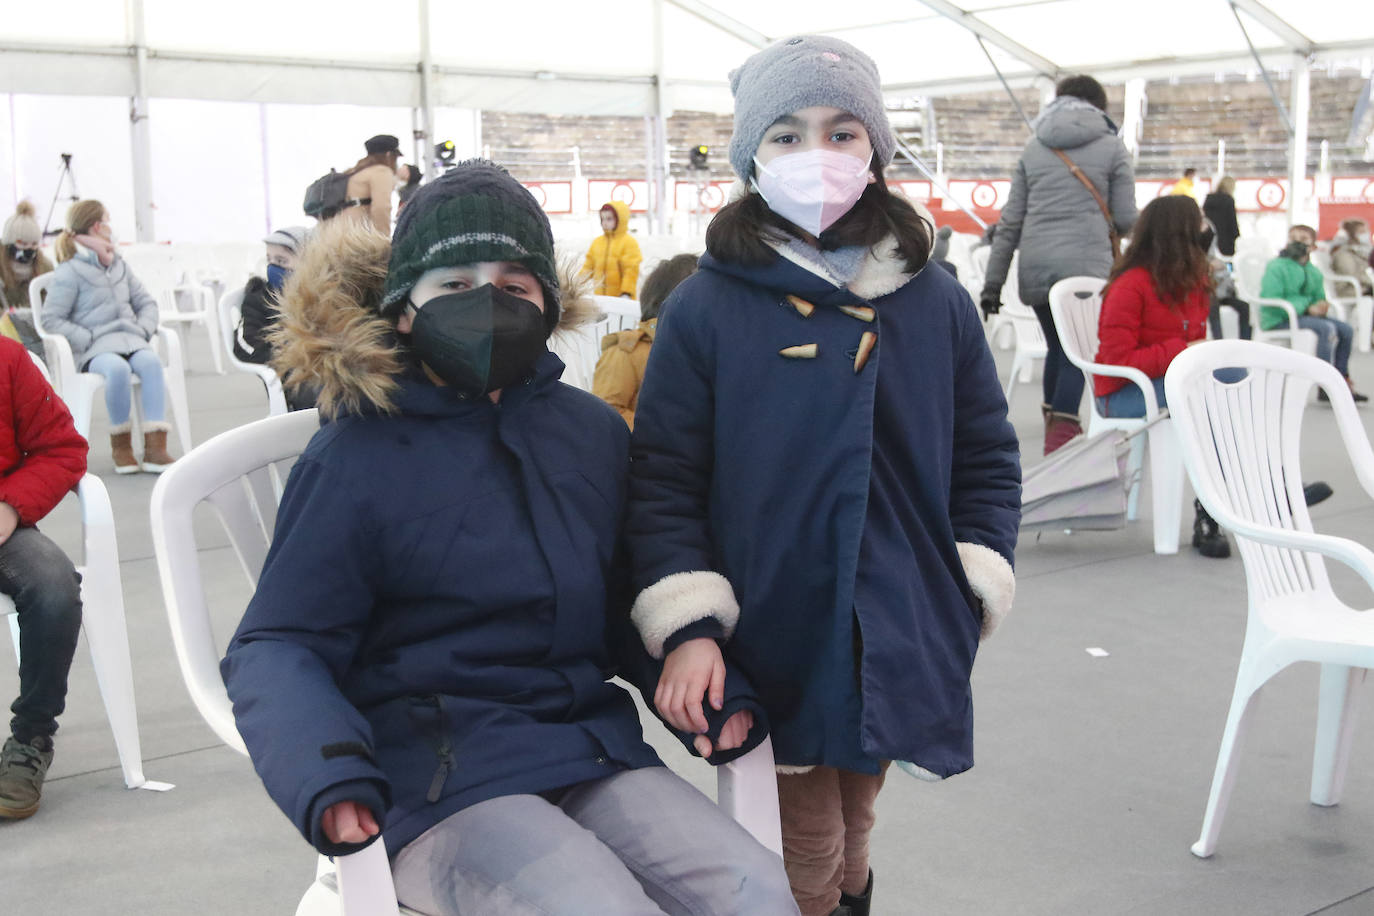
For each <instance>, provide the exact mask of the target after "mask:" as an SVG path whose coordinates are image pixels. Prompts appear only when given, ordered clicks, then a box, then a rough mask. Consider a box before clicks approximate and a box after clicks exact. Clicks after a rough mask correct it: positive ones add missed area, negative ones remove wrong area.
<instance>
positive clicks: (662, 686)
mask: <svg viewBox="0 0 1374 916" xmlns="http://www.w3.org/2000/svg"><path fill="white" fill-rule="evenodd" d="M708 692H709V694H710V703H711V707H712V708H713V709H720V708H721V707H722V706H724V705H725V659H723V658H722V657H721V654H720V646H718V645H716V641H715V640H714V639H705V638H702V639H689V640H687V641H686V642H685V643H683V644H682V645H680V646H678V647H677V648H676V649H674V650H673V651H671V652H669V653H668V657H667V658H665V659H664V660H663V674H662V675H660V677H659V679H658V688H657V689H656V690H655V691H654V706H656V707H658V712H659V715H661V716H663V718H664V720H665V721H666V722H667V723H668V724H669V725H671V726H672V727H673V728H676V729H677V730H678V731H684V732H693V733H696V734H697V735H701V734H702V733H703V732H705V731H706V727H707V723H706V715H705V713H704V712H702V708H701V700H702V696H703V695H705V694H707V693H708ZM731 718H732V719H733V718H734V717H733V716H732V717H731ZM699 740H704V738H703V739H699ZM706 744H707V746H708V747H709V746H710V741H707V742H706Z"/></svg>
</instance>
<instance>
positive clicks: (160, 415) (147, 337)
mask: <svg viewBox="0 0 1374 916" xmlns="http://www.w3.org/2000/svg"><path fill="white" fill-rule="evenodd" d="M55 247H56V252H57V261H58V264H57V269H56V270H55V271H53V278H52V285H51V286H49V287H48V298H47V299H46V300H45V301H44V303H43V311H42V318H41V320H42V322H43V328H44V330H46V331H50V332H52V333H54V334H61V335H62V336H63V337H65V338H67V341H68V342H69V343H70V344H71V345H72V355H73V356H74V357H75V358H76V365H77V368H78V369H79V370H81V371H83V372H94V373H96V374H97V375H100V376H103V377H104V379H105V409H106V410H107V411H109V414H110V448H111V451H112V452H113V454H114V464H115V473H117V474H133V473H135V472H137V471H138V470H140V469H142V470H144V471H148V472H149V473H152V474H160V473H161V472H162V471H163V470H164V469H166V468H167V467H168V466H169V465H171V463H172V461H173V460H174V459H173V458H172V456H171V455H170V454H168V452H167V431H168V429H170V427H169V426H168V424H167V422H166V420H165V413H166V397H165V394H164V390H163V378H162V362H161V361H160V360H159V359H158V358H157V353H156V352H154V351H153V348H152V345H151V344H150V343H149V342H150V341H151V340H152V339H153V335H154V334H156V333H157V322H158V312H157V300H156V299H154V298H153V295H152V294H151V293H149V292H148V290H147V289H146V288H144V286H143V284H142V283H140V282H139V281H138V278H137V277H135V276H134V273H133V271H132V270H130V269H129V265H128V264H126V263H125V262H124V259H123V258H121V257H120V256H119V252H118V251H116V250H115V238H114V228H113V227H112V226H111V224H110V212H109V211H108V210H106V209H105V205H104V204H102V203H101V202H100V201H98V200H79V201H77V202H76V203H74V204H72V206H71V209H70V210H68V211H67V222H66V228H64V229H63V230H62V234H61V235H59V236H58V237H57V244H56V246H55ZM135 375H137V376H138V380H139V387H140V392H139V403H140V405H141V406H142V408H143V458H142V460H141V461H140V460H139V459H138V458H135V457H134V448H133V441H132V427H131V425H130V421H129V412H130V409H131V408H132V389H133V377H134V376H135Z"/></svg>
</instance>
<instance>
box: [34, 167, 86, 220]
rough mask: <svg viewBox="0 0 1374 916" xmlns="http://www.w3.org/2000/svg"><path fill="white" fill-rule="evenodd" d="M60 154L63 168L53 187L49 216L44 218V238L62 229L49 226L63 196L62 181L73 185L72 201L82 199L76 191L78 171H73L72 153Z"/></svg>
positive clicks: (59, 171)
mask: <svg viewBox="0 0 1374 916" xmlns="http://www.w3.org/2000/svg"><path fill="white" fill-rule="evenodd" d="M60 155H61V156H62V168H60V169H59V170H58V172H57V187H56V188H54V189H53V192H52V203H51V204H49V205H48V218H47V219H45V220H43V238H47V237H48V236H50V235H57V234H58V233H59V232H61V231H62V230H60V229H51V230H50V229H49V228H48V227H49V226H51V225H52V215H53V213H54V212H55V211H56V210H57V200H58V198H59V197H61V196H62V182H64V181H65V182H67V183H68V184H70V185H71V189H72V193H71V195H70V197H69V199H70V200H71V202H72V203H76V202H77V201H78V200H80V199H81V195H80V194H78V193H77V191H76V173H75V172H73V171H72V154H71V153H62V154H60Z"/></svg>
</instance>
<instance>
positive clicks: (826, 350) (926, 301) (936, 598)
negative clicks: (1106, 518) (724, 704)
mask: <svg viewBox="0 0 1374 916" xmlns="http://www.w3.org/2000/svg"><path fill="white" fill-rule="evenodd" d="M900 264H901V261H900V260H899V256H898V255H896V254H895V249H894V250H893V251H892V252H885V251H883V250H882V246H880V247H879V248H877V249H875V250H874V252H871V253H870V254H869V255H868V260H867V262H866V263H865V265H864V267H863V269H862V270H861V272H860V276H859V277H858V278H857V279H856V280H855V281H854V282H852V283H850V284H849V286H848V288H846V287H844V286H841V285H840V284H838V283H837V282H835V281H833V280H832V279H830V278H827V277H824V276H821V275H819V274H818V273H817V272H816V271H815V270H813V269H808V268H806V267H803V266H801V265H800V264H799V263H797V261H796V260H795V258H789V257H784V256H783V255H782V254H779V255H778V256H777V257H776V258H775V259H774V260H773V262H772V263H771V264H770V265H768V266H766V267H762V268H745V267H741V266H738V265H735V264H730V263H725V262H722V261H719V260H717V259H715V258H713V257H712V256H711V255H709V254H707V255H705V256H703V257H702V259H701V264H700V266H701V269H700V270H699V271H698V272H697V273H696V274H695V275H693V276H692V277H690V278H688V279H687V280H686V281H685V282H684V283H683V284H682V285H681V286H680V287H679V288H678V289H677V290H676V291H675V292H674V294H673V295H672V296H671V297H670V298H669V300H668V301H667V302H666V303H665V305H664V308H663V310H662V313H661V316H660V319H659V327H658V336H657V339H656V340H655V343H654V348H653V350H652V352H651V355H650V358H649V365H648V369H647V373H646V377H645V381H644V387H643V391H642V393H641V395H640V403H639V410H638V412H637V413H636V419H635V429H634V435H633V442H632V446H631V456H632V466H631V505H630V512H629V517H628V525H627V535H628V541H629V544H630V549H631V554H632V559H633V567H634V579H635V582H634V584H635V586H636V588H637V589H644V590H645V591H642V592H641V593H640V594H639V598H638V599H637V603H636V607H635V614H636V623H637V624H638V625H639V628H640V632H641V633H642V634H643V635H644V636H645V642H646V644H647V645H649V646H650V649H651V651H652V650H653V649H654V648H656V647H657V645H658V644H660V643H661V642H662V640H663V639H664V637H665V636H668V635H669V634H672V633H677V634H678V636H679V638H681V635H682V633H683V630H684V628H685V627H687V626H693V627H694V629H693V630H692V631H689V632H697V631H698V630H699V627H700V624H693V621H695V620H699V619H700V618H704V617H706V616H708V615H711V616H715V617H717V618H718V619H720V620H721V621H722V623H723V624H724V628H725V629H726V630H727V631H728V630H729V629H730V627H731V626H732V625H733V632H731V633H730V634H729V638H728V639H727V640H726V641H725V642H724V652H725V655H726V657H727V659H728V660H729V661H732V662H733V663H735V664H736V665H737V666H738V668H739V670H740V671H741V672H742V673H743V674H744V675H746V676H747V677H748V679H749V680H750V682H751V684H752V687H753V689H754V690H755V691H756V692H757V694H758V696H759V699H760V700H761V702H762V704H763V706H764V708H765V709H766V710H767V711H768V715H769V718H770V720H771V729H772V735H773V742H774V751H775V755H776V758H777V761H778V763H780V764H787V765H796V766H806V765H816V764H826V765H830V766H835V767H841V768H844V769H849V770H854V771H858V772H868V773H875V772H877V770H878V763H879V761H880V760H887V759H897V760H908V761H912V762H914V763H916V764H917V765H919V766H921V767H923V768H925V769H927V770H929V771H931V772H933V773H935V774H937V775H939V776H949V775H952V774H954V773H957V772H961V771H963V770H965V769H967V768H968V767H970V766H972V763H973V751H972V726H973V714H972V700H971V690H970V686H969V677H970V673H971V669H972V665H973V660H974V655H975V652H976V649H977V645H978V641H979V636H980V626H981V627H982V628H983V630H984V632H986V631H987V630H988V629H989V627H990V625H991V621H990V620H985V619H984V618H985V615H987V616H992V615H993V614H994V612H995V615H996V616H997V617H998V618H1000V615H1001V614H1004V613H1005V612H1006V610H1007V609H1008V608H1009V606H1010V590H1011V589H1014V577H1013V576H1012V571H1011V561H1012V553H1013V549H1014V547H1015V543H1016V533H1017V526H1018V524H1019V518H1020V465H1019V455H1018V446H1017V440H1016V436H1015V433H1014V431H1013V430H1012V427H1011V425H1010V423H1008V422H1007V407H1006V402H1005V399H1004V397H1003V395H1002V391H1001V386H1000V384H999V382H998V379H997V375H996V369H995V366H994V364H993V360H992V355H991V353H990V351H989V349H988V346H987V343H986V339H985V337H984V333H983V330H982V327H981V323H980V321H979V319H978V316H977V313H976V311H975V309H974V307H973V303H972V302H971V300H970V299H969V297H968V295H967V293H966V292H965V291H964V290H963V288H962V287H961V286H959V284H958V283H957V282H956V281H955V280H954V279H953V278H952V277H951V276H950V275H949V274H948V273H947V272H946V271H942V270H939V269H925V270H922V271H921V272H919V273H918V274H917V275H916V276H914V277H910V276H908V275H906V274H904V273H902V269H901V267H900ZM851 290H857V292H855V291H851ZM860 293H863V295H860ZM789 296H792V297H799V298H800V299H801V300H803V306H804V305H806V304H810V305H813V306H815V308H814V310H812V311H811V313H810V315H809V317H808V316H807V315H805V314H804V313H803V312H804V309H802V308H798V307H797V305H796V304H794V302H793V301H791V300H789V298H788V297H789ZM840 307H849V308H850V309H851V311H850V313H846V312H844V311H841V308H840ZM856 308H857V310H856ZM869 309H871V311H868V310H869ZM865 318H868V319H870V320H864V319H865ZM864 332H873V333H876V335H877V344H876V347H875V348H874V349H873V351H872V353H871V355H870V356H869V357H868V359H867V361H866V362H863V363H862V365H861V366H860V368H858V369H857V370H856V368H855V366H856V356H857V355H858V350H859V347H860V341H861V336H862V335H863V334H864ZM805 344H815V345H816V348H815V356H814V358H788V357H786V356H784V355H782V354H781V353H780V351H782V350H784V349H786V348H791V347H797V346H800V345H805ZM794 352H795V351H794ZM803 352H805V351H803ZM716 573H718V574H719V575H721V576H724V578H725V579H726V580H728V583H729V586H730V587H731V588H732V589H733V594H734V598H735V599H736V600H737V601H738V617H737V622H736V621H735V620H733V619H731V618H732V614H731V613H730V611H729V609H728V608H727V609H725V610H724V611H723V612H722V610H721V608H720V604H721V601H720V598H719V594H718V591H717V590H716V589H715V588H714V586H712V584H711V582H710V581H708V578H709V577H710V576H711V574H716ZM671 645H672V641H671V639H670V641H669V647H671Z"/></svg>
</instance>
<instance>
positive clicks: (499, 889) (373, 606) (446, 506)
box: [223, 161, 796, 914]
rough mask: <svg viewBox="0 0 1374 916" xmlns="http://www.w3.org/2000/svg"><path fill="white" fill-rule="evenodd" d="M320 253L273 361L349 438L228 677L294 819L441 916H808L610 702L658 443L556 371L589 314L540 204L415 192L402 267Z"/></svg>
mask: <svg viewBox="0 0 1374 916" xmlns="http://www.w3.org/2000/svg"><path fill="white" fill-rule="evenodd" d="M320 235H321V238H319V239H318V240H317V241H315V242H313V243H312V244H311V245H310V246H308V247H307V249H306V252H305V255H304V258H303V260H302V263H301V265H300V267H299V268H298V270H297V272H296V274H295V275H294V276H293V278H292V279H291V280H290V281H289V282H288V284H287V286H286V289H285V300H284V304H283V312H282V318H281V326H280V327H279V329H278V330H277V331H276V332H275V335H276V337H275V339H274V341H273V346H274V349H276V350H277V352H278V357H277V359H276V363H277V365H278V366H279V367H281V368H282V369H283V370H285V374H286V376H287V377H289V378H292V379H295V380H297V382H299V383H303V384H306V385H311V386H313V387H318V388H319V390H320V397H319V406H320V410H321V413H322V414H324V415H325V416H326V417H329V418H331V419H332V422H327V423H326V424H325V425H324V426H323V427H322V428H321V429H320V432H319V433H318V434H317V435H316V436H315V437H314V439H313V440H312V441H311V443H310V445H309V446H308V447H307V449H306V450H305V452H304V453H303V454H302V455H301V457H300V459H299V460H298V461H297V463H296V465H295V467H294V468H293V469H292V472H291V477H290V479H289V481H288V482H287V485H286V489H285V492H284V493H283V496H282V503H281V508H280V511H279V514H278V517H277V523H276V534H275V537H274V539H273V543H272V548H271V550H270V552H269V554H268V557H267V560H266V563H265V564H264V567H263V570H262V575H261V577H260V579H259V582H258V589H257V592H256V594H255V595H254V597H253V600H252V602H251V603H250V605H249V607H248V610H247V612H246V614H245V615H244V618H243V621H242V623H241V624H240V625H239V628H238V632H237V634H236V635H235V636H234V639H233V640H232V642H231V644H230V647H229V651H228V654H227V656H226V658H225V660H224V663H223V673H224V679H225V683H226V685H227V686H228V689H229V695H230V697H231V699H232V700H233V702H234V715H235V718H236V721H237V724H238V728H239V731H240V733H241V734H242V735H243V738H244V743H245V744H246V745H247V747H248V750H249V753H250V754H251V755H252V758H253V762H254V765H255V766H256V767H257V769H258V772H259V774H260V775H261V776H262V779H263V782H264V784H265V785H266V787H267V790H268V792H269V793H270V794H271V795H272V797H273V799H274V800H275V801H276V802H277V804H278V805H279V806H280V807H281V809H282V811H283V812H285V813H286V814H287V816H288V817H290V818H291V819H292V820H293V821H294V822H295V824H296V826H297V828H298V829H299V830H300V831H301V832H302V833H303V834H304V835H305V836H306V837H307V838H308V839H309V840H310V842H311V843H312V844H313V845H314V846H315V848H316V849H318V850H320V851H321V852H324V853H329V854H335V853H347V852H351V851H353V850H355V849H358V848H360V846H361V845H363V844H366V843H368V842H371V841H372V840H373V839H374V838H375V836H376V835H377V833H378V831H379V829H380V828H382V827H384V828H385V830H384V832H383V836H385V842H386V844H387V849H388V852H389V853H390V854H391V856H392V860H393V874H394V876H395V881H396V888H397V894H398V896H399V897H400V900H401V902H402V903H405V904H406V905H408V906H410V907H412V908H414V909H417V910H420V911H421V912H425V913H441V914H452V913H459V912H461V913H464V914H469V913H501V914H535V913H539V914H584V913H585V914H592V913H596V914H602V913H614V914H652V913H664V912H667V913H684V914H685V913H722V914H724V913H740V914H744V913H748V914H754V913H761V914H778V913H795V912H796V909H795V906H794V904H793V903H792V900H791V898H790V896H789V894H788V892H787V885H786V880H785V875H784V874H783V869H782V863H781V862H780V861H779V860H778V857H777V856H776V855H774V854H773V853H771V852H769V851H768V850H767V849H765V848H764V847H763V846H761V845H760V844H759V843H757V842H756V841H755V840H754V839H753V837H751V836H750V835H749V834H748V833H747V832H746V831H745V830H744V829H743V828H742V827H740V826H739V825H738V824H736V823H735V822H734V821H732V820H731V819H730V818H729V817H727V816H726V815H725V814H724V813H723V812H721V811H720V810H719V809H718V808H716V807H715V806H714V805H713V804H712V803H711V802H710V801H709V800H708V799H707V798H706V797H705V796H703V795H702V794H701V793H700V792H698V791H697V790H696V789H694V788H693V787H691V786H690V785H689V784H687V783H686V782H684V781H683V780H682V779H680V778H679V777H677V776H676V775H674V774H673V773H671V772H670V771H668V770H667V769H665V768H664V767H663V765H662V764H661V763H660V761H659V759H658V757H657V756H656V755H655V754H654V752H653V750H652V749H650V748H649V746H648V745H647V744H645V743H644V740H643V737H642V733H641V731H640V724H639V717H638V714H637V712H636V710H635V706H634V703H633V702H632V701H631V699H630V696H629V695H628V694H627V693H626V692H625V691H624V690H622V689H621V688H619V687H617V686H615V685H613V684H611V683H609V682H608V680H607V679H608V677H609V676H610V675H611V674H612V673H613V667H614V662H615V661H616V658H615V653H613V652H612V651H611V650H610V649H609V648H608V645H609V643H610V641H611V638H612V637H613V635H614V633H615V631H616V630H617V629H618V628H617V627H616V623H617V622H618V620H617V616H616V615H617V612H618V613H619V614H622V615H623V614H624V612H625V610H626V608H625V605H626V604H628V601H627V600H622V599H621V597H620V592H622V591H623V589H619V588H617V586H616V582H617V578H618V577H617V565H616V562H615V557H616V553H617V545H618V541H619V527H620V522H621V516H622V514H623V507H624V501H625V487H626V474H627V467H626V466H627V457H628V455H627V453H628V448H629V432H628V430H627V429H626V427H625V423H624V422H623V421H622V420H621V419H620V417H619V416H617V415H616V413H615V411H614V410H612V409H611V408H610V407H609V406H607V405H606V404H604V403H602V402H601V401H600V400H598V399H597V398H595V397H594V396H592V395H591V394H588V393H585V392H582V391H578V390H576V389H574V388H572V387H570V386H568V385H565V384H563V383H562V382H560V381H559V380H558V376H559V374H560V373H561V372H562V369H563V364H562V363H561V362H560V361H559V360H558V357H557V356H555V355H554V354H552V353H550V352H548V351H547V350H546V349H545V341H546V339H547V337H548V334H549V332H550V331H551V330H552V329H553V328H554V326H555V325H556V324H557V323H558V319H559V315H560V313H563V314H566V313H568V312H572V311H574V310H575V308H576V307H577V306H578V305H579V303H576V302H574V301H573V300H574V299H575V297H573V296H571V295H569V296H566V297H564V296H563V295H562V292H561V290H560V285H559V283H558V280H557V278H556V276H555V272H554V268H553V239H552V236H551V234H550V230H549V223H548V220H547V218H546V217H545V216H544V214H543V212H542V211H541V210H540V209H539V206H538V204H536V203H535V201H534V199H533V197H532V196H531V195H530V194H529V192H527V191H526V190H525V189H524V188H523V187H521V185H520V184H519V183H518V182H516V181H515V180H514V179H513V178H511V177H510V176H509V175H508V174H506V172H505V171H504V170H502V169H500V168H499V167H497V166H494V165H492V164H491V163H486V162H481V161H477V162H470V163H463V164H460V165H459V166H457V167H455V168H453V169H452V170H450V171H449V172H448V173H446V174H445V175H444V176H443V177H441V178H439V179H438V180H436V181H434V182H432V183H431V184H428V185H425V186H424V187H422V188H421V189H420V190H419V191H417V192H416V194H415V197H414V198H412V200H411V201H410V203H409V204H408V205H407V206H406V208H405V210H404V212H403V213H402V214H401V218H400V221H399V222H398V223H397V226H396V233H395V238H394V241H393V243H392V245H391V246H390V254H389V262H388V246H387V242H386V239H385V238H383V237H382V236H379V235H377V234H376V233H374V232H373V231H372V230H371V228H370V227H360V226H357V225H356V224H345V223H344V222H343V221H340V222H338V223H330V224H328V225H327V226H326V227H324V228H323V229H321V230H320ZM561 300H566V301H561ZM584 307H585V306H584ZM629 644H630V645H635V646H636V648H638V647H637V645H636V644H635V643H634V642H629ZM639 654H640V656H643V653H642V651H641V652H640V653H639ZM646 660H647V658H646ZM735 702H736V705H737V708H748V705H749V701H748V700H747V698H738V699H736V701H735ZM728 712H729V713H730V714H733V712H734V710H733V709H730V710H728ZM747 731H748V729H743V730H739V729H738V727H737V731H735V732H727V735H726V738H725V740H724V741H723V742H722V746H723V748H724V749H727V750H728V751H731V752H735V751H738V747H737V746H738V745H740V744H741V742H742V741H743V740H744V738H745V734H744V733H745V732H747ZM756 739H757V736H751V740H756Z"/></svg>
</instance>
